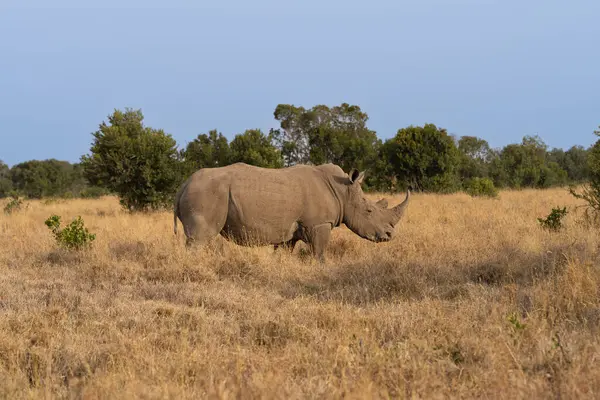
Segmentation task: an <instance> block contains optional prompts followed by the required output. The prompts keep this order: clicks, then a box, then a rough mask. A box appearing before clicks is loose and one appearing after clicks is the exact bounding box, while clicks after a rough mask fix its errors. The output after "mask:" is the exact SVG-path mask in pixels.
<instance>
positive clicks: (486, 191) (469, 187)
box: [464, 178, 498, 197]
mask: <svg viewBox="0 0 600 400" xmlns="http://www.w3.org/2000/svg"><path fill="white" fill-rule="evenodd" d="M464 189H465V192H466V193H467V194H469V195H470V196H473V197H479V196H485V197H497V196H498V189H496V187H495V186H494V182H493V181H492V180H491V179H489V178H473V179H469V180H468V181H466V182H465V183H464Z"/></svg>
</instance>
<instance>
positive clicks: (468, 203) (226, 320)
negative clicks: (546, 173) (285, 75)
mask: <svg viewBox="0 0 600 400" xmlns="http://www.w3.org/2000/svg"><path fill="white" fill-rule="evenodd" d="M380 197H381V196H373V199H379V198H380ZM402 199H403V196H402V195H399V196H395V197H394V198H393V199H392V200H393V201H391V202H390V205H395V204H397V203H399V202H400V201H401V200H402ZM28 204H29V205H28V207H27V208H26V209H25V210H21V211H19V212H16V213H14V214H11V215H8V216H7V215H3V214H2V215H0V245H1V246H0V397H2V398H11V399H18V398H41V397H44V398H86V399H96V398H102V399H104V398H106V399H115V398H127V399H130V398H145V399H150V398H152V399H153V398H176V399H180V398H224V399H225V398H285V399H296V398H340V397H344V398H360V399H368V398H390V397H391V398H427V399H431V398H448V397H450V398H465V397H466V398H473V397H477V398H481V397H485V398H511V399H512V398H593V397H595V398H598V396H600V335H599V334H600V329H599V328H600V296H599V292H600V267H599V265H598V259H599V258H598V255H599V245H600V235H599V232H598V230H596V229H594V228H590V227H588V226H585V225H584V224H581V223H580V222H579V221H580V217H579V215H580V213H578V212H575V211H573V210H571V212H570V213H569V214H568V215H567V217H565V228H564V229H563V230H562V231H561V232H559V233H551V232H548V231H544V230H542V229H541V228H540V227H539V226H538V223H537V217H544V216H546V215H548V213H549V212H550V210H551V209H552V207H554V206H558V205H560V206H562V205H567V206H569V207H572V206H574V205H577V204H578V200H576V199H574V198H573V197H572V196H570V195H569V194H568V193H567V191H566V190H565V189H552V190H546V191H535V190H525V191H520V192H517V191H504V192H501V193H500V196H499V198H498V199H482V198H471V197H469V196H467V195H464V194H455V195H424V194H414V195H413V197H412V199H411V204H410V205H409V208H408V210H407V212H406V214H405V217H404V219H403V221H402V223H401V224H400V225H399V226H398V228H397V238H396V239H395V240H394V241H392V242H390V243H383V244H375V243H370V242H368V241H365V240H363V239H360V238H359V237H357V236H355V235H354V234H352V233H351V232H350V231H349V230H347V229H346V228H345V227H341V228H338V229H336V230H334V234H333V239H332V242H331V245H330V247H329V249H328V252H327V258H328V260H327V263H326V264H325V265H319V264H318V263H316V262H315V261H313V260H312V259H311V258H310V257H306V256H305V255H304V254H303V251H302V247H303V244H302V243H299V244H298V246H297V247H296V250H295V251H294V253H293V254H289V253H287V252H286V251H285V250H278V251H276V252H274V251H273V249H272V248H271V247H257V248H246V247H240V246H236V245H234V244H230V243H226V244H225V246H224V248H223V249H222V250H220V251H219V250H218V249H197V250H192V251H189V250H186V249H185V247H184V238H183V237H182V236H181V232H182V230H181V227H180V229H179V232H180V236H177V237H175V236H174V235H173V225H172V224H173V218H172V214H171V213H168V212H164V213H157V214H145V215H144V214H136V215H130V214H127V213H125V212H123V211H122V210H121V209H120V207H119V205H118V202H117V200H116V199H114V198H104V199H100V200H70V201H58V202H51V203H48V202H44V201H38V202H35V201H32V202H29V203H28ZM51 214H58V215H60V216H61V217H62V219H63V223H66V222H69V221H70V220H71V219H72V218H74V217H76V216H77V215H81V216H82V217H83V219H84V221H85V224H86V226H87V227H88V228H89V229H90V231H91V232H93V233H96V235H97V238H96V240H95V242H94V244H93V247H92V249H91V250H89V251H87V252H83V253H81V254H78V253H69V252H66V251H62V250H59V249H58V248H57V246H56V244H55V243H54V239H53V237H52V236H51V234H50V232H49V230H48V228H47V227H46V226H45V225H44V221H45V219H46V218H48V217H49V216H50V215H51Z"/></svg>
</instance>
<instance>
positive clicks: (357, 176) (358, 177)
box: [348, 168, 365, 185]
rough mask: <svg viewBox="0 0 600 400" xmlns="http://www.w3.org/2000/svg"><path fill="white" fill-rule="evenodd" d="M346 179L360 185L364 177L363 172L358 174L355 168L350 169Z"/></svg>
mask: <svg viewBox="0 0 600 400" xmlns="http://www.w3.org/2000/svg"><path fill="white" fill-rule="evenodd" d="M348 177H349V178H350V182H352V183H358V184H359V185H360V184H361V183H362V181H363V179H364V177H365V172H364V171H363V172H359V171H358V170H357V169H356V168H352V171H350V173H349V174H348Z"/></svg>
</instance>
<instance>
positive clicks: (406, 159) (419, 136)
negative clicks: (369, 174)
mask: <svg viewBox="0 0 600 400" xmlns="http://www.w3.org/2000/svg"><path fill="white" fill-rule="evenodd" d="M381 154H382V157H383V159H384V160H385V161H386V162H387V164H388V165H389V167H388V169H387V171H385V172H384V173H385V174H386V175H387V176H395V177H396V178H397V179H398V181H404V182H408V183H409V184H410V185H412V187H413V188H414V189H415V190H419V191H428V192H429V191H431V192H446V193H447V192H453V191H455V190H457V189H458V179H457V173H456V172H457V167H458V165H459V160H460V154H459V151H458V149H457V147H456V145H455V143H454V140H453V138H452V137H451V136H450V135H449V134H448V133H447V132H446V130H445V129H442V128H438V127H437V126H435V125H434V124H425V126H422V127H421V126H412V125H411V126H409V127H407V128H403V129H400V130H399V131H398V133H397V134H396V136H395V137H394V138H392V139H390V140H387V141H386V142H385V143H384V144H383V146H382V151H381Z"/></svg>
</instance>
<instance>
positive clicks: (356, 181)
mask: <svg viewBox="0 0 600 400" xmlns="http://www.w3.org/2000/svg"><path fill="white" fill-rule="evenodd" d="M364 176H365V173H364V172H359V171H358V170H357V169H353V170H352V171H351V172H350V173H349V174H348V178H349V179H350V182H349V184H348V187H347V188H348V198H347V202H346V204H345V210H344V221H343V222H344V224H345V225H346V226H347V227H348V228H349V229H350V230H351V231H352V232H354V233H356V234H357V235H359V236H360V237H362V238H365V239H368V240H370V241H373V242H386V241H389V240H391V239H392V238H393V237H394V235H395V231H394V228H395V226H396V224H397V223H398V222H399V221H400V218H401V217H402V214H404V210H405V209H406V206H407V205H408V199H409V197H410V191H407V193H406V199H404V201H403V202H402V203H401V204H398V205H397V206H396V207H393V208H387V206H388V202H387V200H386V199H381V200H379V201H378V202H373V201H370V200H368V199H367V198H365V195H364V193H363V191H362V188H361V184H362V181H363V179H364Z"/></svg>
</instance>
